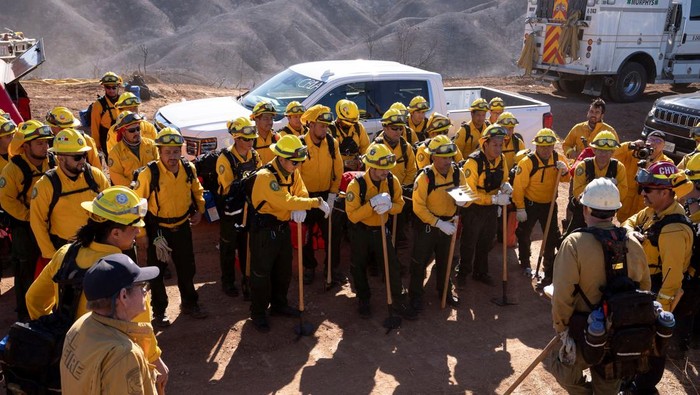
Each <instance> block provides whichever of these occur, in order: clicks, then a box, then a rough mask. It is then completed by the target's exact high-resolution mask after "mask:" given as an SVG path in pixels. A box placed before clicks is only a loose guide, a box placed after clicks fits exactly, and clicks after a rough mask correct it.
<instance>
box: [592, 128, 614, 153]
mask: <svg viewBox="0 0 700 395" xmlns="http://www.w3.org/2000/svg"><path fill="white" fill-rule="evenodd" d="M589 145H590V146H591V147H593V148H596V149H602V150H606V151H614V150H615V149H616V148H618V147H619V146H620V143H619V142H618V141H617V138H615V135H614V134H613V133H612V132H611V131H609V130H603V131H602V132H600V133H598V134H597V135H596V136H595V138H594V139H593V141H591V143H590V144H589Z"/></svg>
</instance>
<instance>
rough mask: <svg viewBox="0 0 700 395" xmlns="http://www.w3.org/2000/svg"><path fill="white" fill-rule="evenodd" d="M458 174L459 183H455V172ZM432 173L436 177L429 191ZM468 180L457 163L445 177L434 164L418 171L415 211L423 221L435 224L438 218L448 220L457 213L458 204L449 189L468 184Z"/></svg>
mask: <svg viewBox="0 0 700 395" xmlns="http://www.w3.org/2000/svg"><path fill="white" fill-rule="evenodd" d="M455 171H457V172H458V173H459V174H458V176H457V177H458V178H457V180H459V181H458V185H455V183H454V181H455V177H454V173H455ZM428 173H431V174H432V175H433V176H434V178H435V184H434V185H433V190H432V191H430V193H428V189H429V185H430V177H428ZM466 182H467V180H466V179H465V177H464V173H462V170H461V169H459V168H458V167H457V166H456V165H454V166H450V169H449V170H448V172H447V175H445V176H444V177H443V176H442V175H441V174H440V173H439V172H437V171H435V168H434V167H433V166H432V165H429V166H428V167H426V168H425V169H423V171H421V172H419V173H418V176H417V177H416V182H415V183H414V184H413V196H412V199H413V212H414V213H415V214H416V216H418V218H420V220H421V221H423V223H425V224H428V225H431V226H435V225H436V224H437V221H438V219H442V220H444V221H447V220H448V218H447V217H453V216H454V215H455V214H457V205H456V204H455V201H454V199H452V197H451V196H450V195H449V194H448V193H447V191H448V190H449V189H451V188H454V187H456V186H461V185H466Z"/></svg>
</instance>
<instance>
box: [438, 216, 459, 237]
mask: <svg viewBox="0 0 700 395" xmlns="http://www.w3.org/2000/svg"><path fill="white" fill-rule="evenodd" d="M435 226H436V227H437V228H438V229H440V230H441V231H442V233H444V234H446V235H448V236H452V235H453V234H454V233H455V232H456V231H457V225H455V224H453V223H452V222H447V221H443V220H441V219H439V220H438V221H437V224H435Z"/></svg>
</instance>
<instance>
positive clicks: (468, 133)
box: [455, 121, 486, 158]
mask: <svg viewBox="0 0 700 395" xmlns="http://www.w3.org/2000/svg"><path fill="white" fill-rule="evenodd" d="M485 129H486V124H485V123H484V124H483V125H482V126H481V129H477V128H476V127H475V126H474V125H473V124H472V121H469V123H463V124H462V127H460V128H459V130H458V131H457V134H455V144H457V149H459V152H461V153H462V156H463V157H465V158H466V157H467V156H469V154H471V153H472V152H474V150H475V149H477V148H479V138H481V133H483V131H484V130H485Z"/></svg>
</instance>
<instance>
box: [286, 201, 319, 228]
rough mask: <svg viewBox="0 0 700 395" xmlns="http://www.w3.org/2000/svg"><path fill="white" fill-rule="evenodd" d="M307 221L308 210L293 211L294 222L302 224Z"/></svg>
mask: <svg viewBox="0 0 700 395" xmlns="http://www.w3.org/2000/svg"><path fill="white" fill-rule="evenodd" d="M324 203H325V202H324ZM305 219H306V210H294V211H292V221H294V222H296V223H298V224H300V223H302V222H304V220H305Z"/></svg>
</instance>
